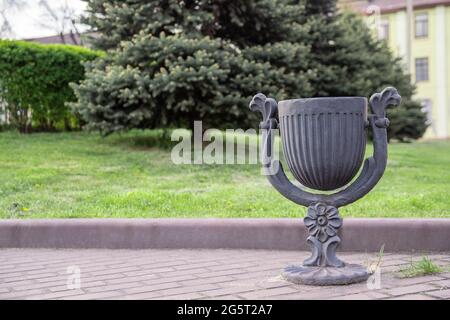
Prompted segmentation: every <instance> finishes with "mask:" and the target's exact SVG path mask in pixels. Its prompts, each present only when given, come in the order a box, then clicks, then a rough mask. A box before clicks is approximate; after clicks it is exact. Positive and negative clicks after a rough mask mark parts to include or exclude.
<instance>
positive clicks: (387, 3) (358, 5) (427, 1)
mask: <svg viewBox="0 0 450 320" xmlns="http://www.w3.org/2000/svg"><path fill="white" fill-rule="evenodd" d="M412 2H413V6H414V8H415V9H417V8H426V7H434V6H437V5H450V0H413V1H412ZM372 5H375V6H378V7H380V10H381V12H383V13H387V12H395V11H400V10H406V0H371V1H341V6H343V7H347V8H351V9H353V10H356V11H359V12H362V13H367V8H368V7H369V6H372Z"/></svg>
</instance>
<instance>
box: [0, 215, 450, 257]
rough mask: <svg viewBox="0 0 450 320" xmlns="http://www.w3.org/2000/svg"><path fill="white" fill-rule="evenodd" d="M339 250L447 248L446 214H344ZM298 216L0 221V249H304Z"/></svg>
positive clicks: (449, 221)
mask: <svg viewBox="0 0 450 320" xmlns="http://www.w3.org/2000/svg"><path fill="white" fill-rule="evenodd" d="M341 230H342V232H341V233H340V237H341V239H342V243H341V245H340V247H339V249H338V250H339V251H362V252H364V251H367V252H374V251H379V250H380V248H381V246H382V245H383V244H384V245H385V251H388V252H395V251H411V250H415V251H450V219H390V218H388V219H380V218H347V219H344V227H343V228H342V229H341ZM306 238H307V230H306V228H305V227H304V226H303V222H302V220H301V219H287V218H282V219H215V218H214V219H42V220H41V219H30V220H0V248H110V249H150V248H152V249H163V248H164V249H167V248H172V249H200V248H204V249H219V248H223V249H268V250H270V249H276V250H306V249H308V248H307V244H306V241H305V240H306Z"/></svg>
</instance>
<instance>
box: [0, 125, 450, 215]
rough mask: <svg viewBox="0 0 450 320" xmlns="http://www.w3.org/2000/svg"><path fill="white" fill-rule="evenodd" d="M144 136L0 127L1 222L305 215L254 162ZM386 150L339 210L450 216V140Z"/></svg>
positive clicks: (350, 213) (383, 213)
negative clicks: (356, 195)
mask: <svg viewBox="0 0 450 320" xmlns="http://www.w3.org/2000/svg"><path fill="white" fill-rule="evenodd" d="M147 141H150V140H149V139H147V137H146V134H145V133H139V134H136V133H131V134H127V135H123V136H119V135H113V136H110V137H107V138H101V137H99V136H98V135H95V134H88V133H81V132H80V133H61V134H32V135H20V134H18V133H13V132H3V133H0V150H1V151H0V218H81V217H92V218H94V217H148V218H152V217H300V216H303V213H304V208H302V207H300V206H297V205H295V204H294V203H291V202H290V201H289V200H287V199H285V198H283V196H281V195H280V194H278V193H277V192H276V191H275V189H273V188H272V187H271V186H270V184H269V183H268V182H267V181H266V178H265V177H264V176H261V175H260V167H259V165H174V164H172V162H171V160H170V151H169V150H161V149H158V148H154V147H148V146H146V144H147V145H148V143H147ZM368 151H370V150H368ZM389 152H390V156H389V163H388V168H387V170H386V173H385V175H384V177H383V178H382V179H381V181H380V183H379V184H378V185H377V186H376V187H375V189H374V190H373V191H372V192H370V193H369V194H368V195H367V196H366V197H365V198H363V199H361V200H359V201H357V202H356V203H354V204H352V205H349V206H347V207H345V208H342V209H341V210H340V211H341V213H342V215H343V216H347V217H348V216H352V217H450V142H449V141H436V142H417V143H412V144H391V145H390V147H389ZM366 156H367V155H366Z"/></svg>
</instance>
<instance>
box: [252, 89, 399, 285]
mask: <svg viewBox="0 0 450 320" xmlns="http://www.w3.org/2000/svg"><path fill="white" fill-rule="evenodd" d="M400 100H401V97H400V95H399V94H398V92H397V90H396V89H395V88H392V87H388V88H386V89H384V90H383V91H382V92H381V93H375V94H374V95H372V97H371V98H370V101H369V105H370V108H371V111H372V113H371V114H369V115H368V114H367V105H368V101H367V99H366V98H365V97H326V98H307V99H292V100H283V101H280V102H279V103H277V102H276V101H275V100H274V99H272V98H267V97H266V96H265V95H263V94H261V93H258V94H257V95H255V96H254V97H253V99H252V101H251V102H250V109H251V110H252V111H259V112H260V113H261V114H262V116H263V121H262V122H261V123H260V129H261V130H262V139H263V143H262V165H263V169H264V171H265V175H267V178H268V179H269V181H270V183H271V184H272V186H273V187H274V188H275V189H276V190H278V191H279V192H280V193H281V194H282V195H283V196H284V197H286V198H287V199H289V200H291V201H293V202H295V203H297V204H299V205H302V206H305V207H307V213H306V216H305V218H304V224H305V226H306V228H307V230H308V232H309V236H308V238H307V242H308V244H309V246H310V248H311V251H312V254H311V257H309V258H308V259H306V260H305V261H304V262H303V264H302V265H299V266H288V267H286V268H285V269H284V271H283V276H284V278H285V279H287V280H288V281H291V282H294V283H298V284H309V285H339V284H350V283H356V282H360V281H365V280H366V279H367V278H368V277H369V273H368V272H367V269H366V268H364V267H363V266H361V265H354V264H346V263H345V262H343V261H341V260H340V259H339V258H338V257H337V256H336V249H337V247H338V245H339V243H340V242H341V240H340V238H339V236H338V230H339V228H340V227H341V226H342V218H341V217H340V216H339V211H338V208H339V207H342V206H345V205H347V204H350V203H352V202H354V201H356V200H358V199H359V198H361V197H363V196H365V195H366V194H367V193H368V192H369V191H370V190H371V189H372V188H373V187H374V186H375V185H376V184H377V182H378V181H379V180H380V178H381V176H382V175H383V173H384V170H385V168H386V163H387V127H388V126H389V120H388V119H387V118H386V113H385V109H386V107H387V106H389V105H398V104H399V103H400ZM368 127H370V128H371V130H372V133H373V147H374V152H373V156H372V157H370V158H368V159H366V160H365V161H364V165H363V168H362V170H361V173H360V175H359V176H358V177H357V178H356V179H354V180H353V178H354V177H355V176H356V174H357V173H358V171H359V170H360V168H361V165H362V163H363V160H364V153H365V148H366V139H367V132H366V129H367V128H368ZM277 129H279V130H280V137H281V142H282V146H283V154H284V157H285V160H286V163H287V165H288V167H289V170H290V171H291V173H292V175H293V176H294V177H295V179H296V180H297V181H298V182H299V183H300V184H301V185H303V186H305V187H307V188H309V189H314V190H319V191H332V190H335V191H334V193H323V192H322V193H313V192H310V191H308V190H306V189H304V188H300V187H297V186H296V185H294V184H293V183H292V182H291V181H290V180H289V179H288V178H287V177H286V175H285V173H284V171H283V167H282V165H281V163H280V162H279V161H278V160H276V159H275V158H274V157H273V154H272V153H273V150H274V148H273V141H274V140H273V138H274V135H275V131H274V130H277ZM352 180H353V182H352ZM355 240H356V241H357V239H355Z"/></svg>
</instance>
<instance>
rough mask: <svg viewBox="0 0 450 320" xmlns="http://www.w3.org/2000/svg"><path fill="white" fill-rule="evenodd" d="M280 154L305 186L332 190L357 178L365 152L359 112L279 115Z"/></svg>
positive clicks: (362, 123)
mask: <svg viewBox="0 0 450 320" xmlns="http://www.w3.org/2000/svg"><path fill="white" fill-rule="evenodd" d="M280 130H281V137H282V139H281V140H282V144H283V152H284V155H285V159H286V162H287V164H288V167H289V169H290V170H291V172H292V174H293V175H294V177H295V178H296V179H297V180H298V181H299V182H300V183H301V184H302V185H304V186H306V187H309V188H312V189H317V190H335V189H338V188H341V187H343V186H345V185H346V184H348V183H349V182H350V181H351V179H352V178H353V177H354V176H355V175H356V173H357V172H358V170H359V168H360V167H361V163H362V160H363V157H364V152H365V146H366V144H365V141H366V139H365V119H364V114H363V113H362V112H361V113H345V112H333V113H331V112H327V113H312V114H308V113H296V114H288V115H284V116H280Z"/></svg>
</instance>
